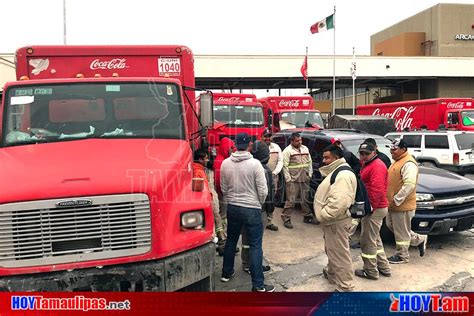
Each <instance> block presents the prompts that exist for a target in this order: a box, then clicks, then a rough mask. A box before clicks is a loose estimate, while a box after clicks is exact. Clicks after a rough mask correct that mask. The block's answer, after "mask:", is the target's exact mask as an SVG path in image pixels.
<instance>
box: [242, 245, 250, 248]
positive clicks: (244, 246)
mask: <svg viewBox="0 0 474 316" xmlns="http://www.w3.org/2000/svg"><path fill="white" fill-rule="evenodd" d="M242 248H250V246H249V245H242Z"/></svg>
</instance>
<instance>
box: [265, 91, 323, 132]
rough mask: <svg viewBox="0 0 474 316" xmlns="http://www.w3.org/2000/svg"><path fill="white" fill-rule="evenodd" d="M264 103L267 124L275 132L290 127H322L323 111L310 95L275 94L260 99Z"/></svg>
mask: <svg viewBox="0 0 474 316" xmlns="http://www.w3.org/2000/svg"><path fill="white" fill-rule="evenodd" d="M258 102H260V103H261V104H262V105H263V110H264V115H265V118H266V123H267V124H266V125H267V126H268V127H269V128H270V129H271V131H272V132H273V133H276V132H278V131H280V130H285V129H289V128H304V129H322V128H323V127H324V123H323V118H322V117H321V112H319V111H318V110H315V109H314V100H313V98H312V97H310V96H275V97H265V98H260V99H258Z"/></svg>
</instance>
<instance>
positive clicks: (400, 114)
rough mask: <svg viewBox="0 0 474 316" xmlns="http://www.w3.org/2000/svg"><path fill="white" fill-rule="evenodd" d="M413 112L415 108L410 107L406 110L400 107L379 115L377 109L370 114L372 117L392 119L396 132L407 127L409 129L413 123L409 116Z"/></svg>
mask: <svg viewBox="0 0 474 316" xmlns="http://www.w3.org/2000/svg"><path fill="white" fill-rule="evenodd" d="M413 112H415V107H413V106H410V107H409V108H406V107H404V106H401V107H398V108H396V109H395V111H393V112H389V113H380V108H378V109H376V110H375V111H374V113H372V115H379V116H385V117H388V118H394V119H395V126H396V127H397V130H399V131H402V130H404V129H405V128H407V127H408V128H411V124H412V123H413V118H412V117H411V115H412V113H413Z"/></svg>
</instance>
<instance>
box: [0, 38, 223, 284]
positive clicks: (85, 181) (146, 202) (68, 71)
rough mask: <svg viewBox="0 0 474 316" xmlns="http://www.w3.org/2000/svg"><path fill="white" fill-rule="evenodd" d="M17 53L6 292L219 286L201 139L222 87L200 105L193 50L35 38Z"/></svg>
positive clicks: (7, 131)
mask: <svg viewBox="0 0 474 316" xmlns="http://www.w3.org/2000/svg"><path fill="white" fill-rule="evenodd" d="M16 58H17V68H16V70H17V78H18V79H19V80H20V81H16V82H9V83H7V84H6V85H5V88H4V98H3V102H2V111H1V113H2V116H1V122H2V128H1V129H0V131H1V132H0V139H1V143H0V156H1V157H2V164H1V167H0V168H1V170H0V173H1V174H2V177H1V180H0V190H1V191H2V194H1V197H0V210H1V212H0V225H1V226H2V234H1V236H0V243H1V244H2V246H1V247H0V290H2V291H5V290H10V291H174V290H178V289H184V290H200V291H203V290H212V289H213V284H214V282H213V271H214V267H215V255H216V252H215V244H214V243H213V232H214V219H213V213H212V208H211V198H210V197H211V196H210V192H209V189H208V187H207V186H203V185H202V183H203V182H202V181H203V180H202V179H196V178H193V170H192V165H193V164H192V163H193V152H192V149H191V148H192V147H193V143H194V144H196V146H199V144H200V139H199V137H196V135H201V127H200V126H199V119H200V120H201V122H204V123H205V124H210V123H211V122H212V115H209V113H210V114H212V111H211V106H212V98H211V96H210V94H209V95H208V96H207V100H206V98H205V97H202V99H201V112H200V113H199V111H197V109H196V105H195V93H194V91H192V90H184V89H183V86H188V87H191V88H192V87H194V81H195V79H194V64H193V54H192V52H191V50H190V49H189V48H187V47H185V46H180V45H175V46H30V47H24V48H21V49H19V50H18V51H17V53H16ZM205 114H208V115H207V116H206V115H205ZM199 116H200V117H199ZM12 181H13V182H12ZM12 183H15V185H12Z"/></svg>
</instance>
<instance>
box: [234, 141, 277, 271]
mask: <svg viewBox="0 0 474 316" xmlns="http://www.w3.org/2000/svg"><path fill="white" fill-rule="evenodd" d="M251 154H252V156H253V157H254V158H255V159H257V160H258V161H260V163H261V164H262V167H263V169H264V170H265V179H266V180H267V187H268V195H267V198H266V199H265V203H264V204H263V206H262V222H263V223H265V221H266V220H267V216H268V214H272V213H273V211H274V209H275V205H274V204H273V195H274V193H273V192H274V191H273V179H272V171H271V170H270V168H269V167H268V166H267V163H268V160H269V159H270V149H269V148H268V146H267V145H266V144H265V143H264V142H263V141H256V142H255V143H254V144H253V146H252V151H251ZM249 248H250V247H249V243H248V236H247V232H246V231H245V229H243V230H242V252H241V253H240V254H241V259H242V267H243V269H244V271H245V272H247V273H250V259H249V258H250V253H249ZM262 261H264V259H262ZM262 269H263V273H267V272H270V270H271V268H270V266H269V265H263V266H262Z"/></svg>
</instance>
